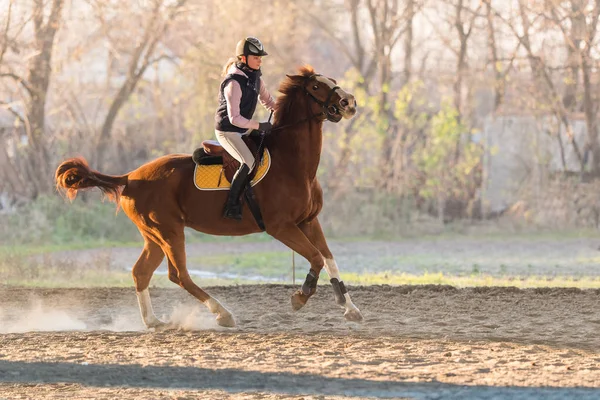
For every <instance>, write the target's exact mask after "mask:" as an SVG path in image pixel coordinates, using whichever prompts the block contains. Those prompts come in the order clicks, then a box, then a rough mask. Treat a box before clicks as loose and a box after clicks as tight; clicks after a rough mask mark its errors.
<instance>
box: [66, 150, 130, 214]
mask: <svg viewBox="0 0 600 400" xmlns="http://www.w3.org/2000/svg"><path fill="white" fill-rule="evenodd" d="M127 177H128V175H120V176H114V175H105V174H102V173H100V172H98V171H94V170H92V169H90V167H89V166H88V163H87V161H85V159H84V158H82V157H77V158H70V159H68V160H66V161H64V162H63V163H61V164H60V165H59V166H58V168H57V169H56V174H55V180H56V188H57V189H58V190H61V189H63V190H66V193H67V197H68V198H69V199H70V200H73V199H74V198H75V197H76V196H77V192H78V191H79V190H82V189H89V188H94V187H97V188H99V189H100V190H102V192H103V193H105V194H106V195H107V197H108V198H109V199H111V200H112V201H114V202H115V203H117V204H119V198H120V196H121V191H122V190H123V186H125V185H126V184H127Z"/></svg>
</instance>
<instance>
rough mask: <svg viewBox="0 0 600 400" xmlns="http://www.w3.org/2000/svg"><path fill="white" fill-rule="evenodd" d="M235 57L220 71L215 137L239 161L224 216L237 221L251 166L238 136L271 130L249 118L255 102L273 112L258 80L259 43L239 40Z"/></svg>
mask: <svg viewBox="0 0 600 400" xmlns="http://www.w3.org/2000/svg"><path fill="white" fill-rule="evenodd" d="M235 55H236V57H235V58H232V59H230V60H229V61H228V63H227V64H226V65H225V68H224V69H223V75H224V78H223V81H222V82H221V88H220V91H219V107H218V108H217V112H216V115H215V134H216V136H217V140H218V141H219V143H220V144H221V145H222V146H223V147H224V148H225V150H227V152H228V153H229V154H231V155H232V156H233V157H234V158H235V159H236V160H238V161H239V162H240V168H239V169H238V171H237V172H236V174H235V175H234V177H233V181H232V182H231V188H230V189H229V197H228V198H227V203H226V205H225V212H224V217H225V218H233V219H236V220H241V219H242V203H241V200H240V194H241V191H242V188H243V187H244V185H245V183H246V178H247V177H248V174H249V173H250V171H252V168H253V167H254V156H253V155H252V152H251V151H250V150H249V149H248V146H246V144H245V143H244V141H243V140H242V136H243V135H247V134H249V133H250V132H251V131H252V130H254V129H258V130H260V131H263V132H265V133H268V132H269V131H270V130H271V129H272V128H273V126H272V125H271V123H270V122H258V121H255V120H253V119H252V116H253V115H254V111H255V110H256V105H257V103H258V101H259V100H260V102H261V104H262V105H263V106H264V107H265V108H266V109H268V110H274V108H275V99H274V98H273V97H272V96H271V95H270V94H269V91H268V90H267V88H266V87H265V84H264V82H263V80H262V79H261V77H260V76H261V69H260V66H261V64H262V57H263V56H266V55H267V52H266V51H265V50H264V47H263V45H262V43H261V42H260V40H258V39H257V38H254V37H247V38H245V39H242V40H240V41H239V42H238V44H237V46H236V49H235Z"/></svg>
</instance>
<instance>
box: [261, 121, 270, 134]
mask: <svg viewBox="0 0 600 400" xmlns="http://www.w3.org/2000/svg"><path fill="white" fill-rule="evenodd" d="M258 130H259V131H261V132H264V133H269V132H271V131H272V130H273V124H271V123H270V122H259V123H258Z"/></svg>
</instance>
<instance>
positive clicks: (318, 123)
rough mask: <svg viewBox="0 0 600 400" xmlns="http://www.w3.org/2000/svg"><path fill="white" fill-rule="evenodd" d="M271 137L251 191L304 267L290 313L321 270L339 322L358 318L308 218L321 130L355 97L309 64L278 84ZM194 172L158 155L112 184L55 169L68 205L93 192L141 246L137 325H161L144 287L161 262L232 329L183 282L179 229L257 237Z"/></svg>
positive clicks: (248, 217)
mask: <svg viewBox="0 0 600 400" xmlns="http://www.w3.org/2000/svg"><path fill="white" fill-rule="evenodd" d="M279 91H280V93H281V96H280V97H279V98H278V99H277V105H276V112H275V114H274V121H273V127H274V128H273V131H272V132H271V133H270V134H269V135H267V136H266V137H265V139H264V141H265V145H266V147H267V148H268V149H269V151H270V153H271V168H270V170H269V172H268V174H267V175H266V176H265V177H264V178H263V179H262V180H261V181H260V183H259V184H257V185H256V186H255V187H254V192H255V196H256V199H257V201H258V204H259V207H260V211H261V213H262V215H263V220H264V224H265V227H266V231H267V233H268V234H270V235H271V236H273V237H274V238H275V239H277V240H279V241H281V242H282V243H284V244H285V245H287V246H288V247H290V248H291V249H292V250H294V251H296V252H297V253H298V254H300V255H302V256H303V257H304V258H306V260H308V262H309V263H310V271H309V273H308V275H307V277H306V281H305V282H304V284H303V285H302V288H301V289H300V290H298V291H297V292H295V293H294V294H293V295H292V307H293V309H294V310H298V309H300V308H301V307H302V306H304V305H305V304H306V302H307V300H308V299H309V298H310V297H311V296H312V295H313V294H314V293H315V291H316V289H317V280H318V278H319V273H320V272H321V270H322V268H323V267H325V269H326V271H327V274H328V275H329V277H330V282H331V284H332V286H333V289H334V295H335V298H336V302H337V303H338V304H339V305H340V306H342V307H343V308H344V309H345V313H344V315H345V317H346V319H348V320H352V321H360V320H362V315H361V313H360V311H359V309H358V308H357V307H356V306H355V305H354V304H353V303H352V300H351V299H350V295H349V294H348V291H347V290H346V288H345V286H344V283H343V282H342V281H341V279H340V273H339V270H338V266H337V265H336V262H335V260H334V258H333V255H332V254H331V251H330V250H329V248H328V246H327V242H326V240H325V237H324V235H323V231H322V229H321V224H320V223H319V219H318V218H317V215H318V214H319V212H320V211H321V208H322V205H323V192H322V190H321V186H320V185H319V182H318V180H317V177H316V174H317V167H318V166H319V160H320V156H321V147H322V128H323V122H324V121H325V120H329V121H332V122H339V121H340V120H341V119H342V118H347V119H349V118H352V117H353V116H354V114H355V113H356V102H355V100H354V97H353V96H352V95H351V94H349V93H347V92H345V91H344V90H342V89H340V88H339V87H338V86H337V85H336V83H335V81H333V80H332V79H328V78H325V77H323V76H321V75H318V74H315V72H314V70H313V68H312V67H310V66H305V67H302V68H300V70H299V74H298V75H293V76H290V75H288V76H287V77H286V78H285V79H284V81H283V82H282V83H281V85H280V88H279ZM194 168H195V164H194V161H193V160H192V157H191V156H190V155H183V154H172V155H167V156H163V157H160V158H158V159H156V160H154V161H150V162H148V163H147V164H144V165H142V166H141V167H139V168H138V169H136V170H134V171H132V172H130V173H128V174H126V175H120V176H112V175H106V174H102V173H100V172H98V171H94V170H91V169H90V168H89V167H88V165H87V162H86V161H85V160H84V159H82V158H72V159H69V160H66V161H64V162H63V163H62V164H60V165H59V167H58V169H57V170H56V185H57V187H58V188H59V189H66V192H67V195H68V197H69V198H70V199H73V198H75V196H76V195H77V191H78V190H81V189H87V188H93V187H98V188H99V189H101V190H102V191H103V192H104V193H106V194H107V195H108V196H109V197H110V198H111V199H113V200H114V201H115V202H116V203H117V204H120V206H121V207H122V208H123V210H124V212H125V214H127V216H128V217H129V218H130V219H131V220H132V221H133V223H134V224H135V225H136V226H137V227H138V229H139V231H140V233H141V235H142V237H143V238H144V249H143V250H142V254H141V255H140V257H139V259H138V260H137V262H136V263H135V265H134V266H133V270H132V275H133V280H134V283H135V289H136V294H137V297H138V302H139V306H140V312H141V314H142V319H143V321H144V324H145V325H146V326H147V327H148V328H157V327H161V326H163V325H164V324H163V322H161V321H160V320H159V319H158V318H157V317H156V316H155V314H154V311H153V310H152V303H151V300H150V294H149V292H148V286H149V283H150V279H151V277H152V274H153V273H154V271H155V270H156V269H157V268H158V266H159V265H160V264H161V262H162V260H163V258H164V256H167V261H168V276H169V280H171V281H172V282H174V283H176V284H177V285H179V286H181V287H183V288H184V289H185V290H187V291H188V292H189V293H190V294H192V295H193V296H194V297H196V298H197V299H198V300H200V301H201V302H203V303H204V305H206V307H207V308H208V309H209V310H210V311H211V312H212V313H214V314H217V317H216V320H217V323H218V324H219V325H221V326H229V327H230V326H234V325H235V321H234V319H233V316H232V315H231V313H230V312H229V311H228V310H227V309H226V308H225V307H224V306H223V305H222V304H221V303H219V301H218V300H217V299H215V298H214V297H212V296H210V295H209V294H208V293H206V292H205V291H204V290H202V289H201V288H200V287H198V286H196V284H195V283H194V282H193V281H192V279H191V278H190V275H189V273H188V270H187V267H186V255H185V236H184V227H186V226H187V227H191V228H193V229H195V230H197V231H200V232H204V233H207V234H211V235H227V236H235V235H248V234H251V233H257V232H260V231H261V229H260V228H259V226H258V225H257V223H256V221H255V219H254V218H253V216H252V214H251V213H250V212H249V211H250V210H249V208H248V206H247V205H244V211H243V219H242V220H241V221H235V220H230V219H225V218H223V217H222V215H223V213H222V211H223V206H224V204H225V200H226V197H227V191H226V190H224V191H201V190H198V189H197V188H196V187H195V186H194Z"/></svg>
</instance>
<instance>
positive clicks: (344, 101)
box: [340, 99, 348, 107]
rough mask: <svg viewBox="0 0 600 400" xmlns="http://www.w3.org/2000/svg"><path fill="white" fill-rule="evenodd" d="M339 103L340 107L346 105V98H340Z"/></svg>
mask: <svg viewBox="0 0 600 400" xmlns="http://www.w3.org/2000/svg"><path fill="white" fill-rule="evenodd" d="M340 105H341V106H342V107H347V106H348V99H342V100H340Z"/></svg>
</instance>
